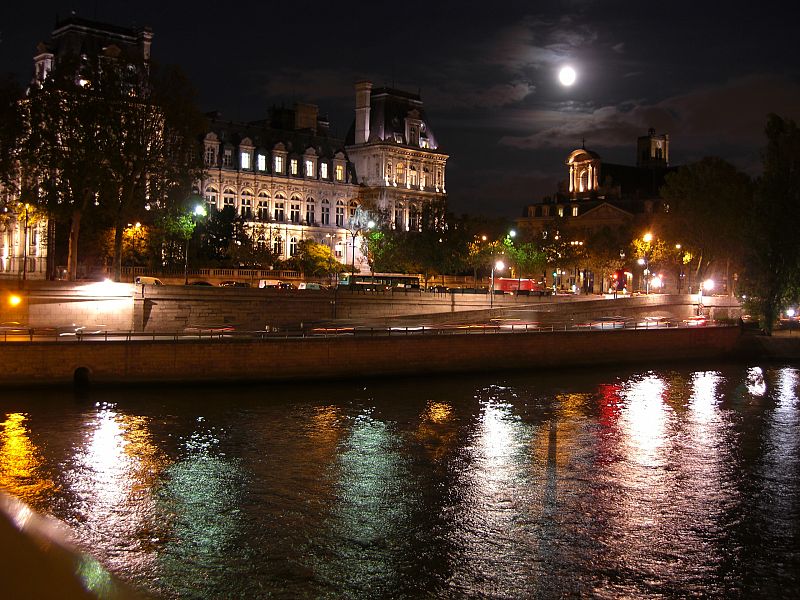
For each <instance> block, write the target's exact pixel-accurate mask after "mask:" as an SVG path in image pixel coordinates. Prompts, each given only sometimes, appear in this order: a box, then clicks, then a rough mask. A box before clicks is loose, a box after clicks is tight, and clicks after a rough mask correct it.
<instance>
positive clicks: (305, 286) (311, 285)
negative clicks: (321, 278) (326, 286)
mask: <svg viewBox="0 0 800 600" xmlns="http://www.w3.org/2000/svg"><path fill="white" fill-rule="evenodd" d="M297 289H298V290H321V289H323V287H322V285H320V284H319V283H316V282H315V281H302V282H300V283H298V284H297Z"/></svg>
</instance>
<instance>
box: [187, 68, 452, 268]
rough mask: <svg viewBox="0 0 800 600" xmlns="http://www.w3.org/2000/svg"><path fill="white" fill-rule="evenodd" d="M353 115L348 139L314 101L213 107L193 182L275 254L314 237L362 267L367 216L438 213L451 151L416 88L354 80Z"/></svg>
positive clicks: (416, 218)
mask: <svg viewBox="0 0 800 600" xmlns="http://www.w3.org/2000/svg"><path fill="white" fill-rule="evenodd" d="M355 115H356V118H355V122H354V124H353V126H352V127H351V129H350V132H349V133H348V136H347V138H346V139H345V140H342V139H338V138H336V137H333V136H331V135H330V134H329V124H328V121H327V119H325V118H324V117H321V116H320V115H319V110H318V108H317V106H315V105H313V104H303V103H296V104H295V105H294V107H293V108H291V109H286V108H281V109H278V108H273V109H272V110H271V111H270V114H269V116H268V118H267V119H265V120H262V121H256V122H249V123H233V122H229V121H228V122H226V121H224V120H223V119H222V118H221V116H220V115H217V114H215V115H212V120H211V131H209V132H208V134H207V135H206V136H205V138H204V139H203V157H204V161H205V165H206V172H205V174H204V177H203V179H202V181H200V182H198V185H197V190H196V191H197V192H198V193H199V194H201V195H202V196H203V197H204V198H205V202H206V204H207V207H208V208H209V209H210V210H222V209H224V208H225V207H226V206H231V207H232V208H233V209H234V211H235V212H236V214H237V215H240V216H241V217H242V218H244V219H245V222H246V227H247V229H248V230H249V232H250V234H251V235H252V236H253V238H254V239H256V240H259V241H261V242H262V243H264V244H268V245H269V247H271V248H272V249H273V251H275V252H276V253H277V254H278V256H279V257H280V258H281V259H286V258H289V257H291V256H293V255H294V253H295V252H296V250H297V244H298V243H299V242H300V241H301V240H304V239H313V240H315V241H316V242H318V243H322V244H326V245H328V246H330V247H331V250H332V251H333V253H334V255H335V256H336V258H337V259H338V260H339V261H340V262H342V263H345V264H352V265H353V266H354V267H355V268H356V269H358V270H360V271H362V272H366V271H368V270H369V266H368V264H367V261H366V259H365V257H364V256H363V254H362V251H361V246H362V243H361V242H362V239H361V237H362V235H363V234H364V232H365V231H366V229H367V228H368V227H367V221H368V220H370V221H374V223H375V224H376V225H379V226H386V227H392V228H395V229H401V230H404V231H409V230H419V229H422V227H424V226H426V225H427V226H436V225H437V224H439V223H440V220H441V217H442V216H443V214H444V204H445V198H446V195H445V165H446V162H447V158H448V157H447V155H446V154H444V153H442V152H440V151H439V150H438V144H437V142H436V139H435V137H434V135H433V132H432V130H431V128H430V125H429V124H428V121H427V117H426V116H425V113H424V110H423V105H422V101H421V100H420V98H419V96H418V95H414V94H410V93H407V92H402V91H399V90H392V89H388V88H380V89H377V90H375V91H374V92H372V84H371V83H369V82H359V83H358V84H356V107H355ZM365 215H366V216H365ZM426 216H428V217H432V218H428V221H427V223H426Z"/></svg>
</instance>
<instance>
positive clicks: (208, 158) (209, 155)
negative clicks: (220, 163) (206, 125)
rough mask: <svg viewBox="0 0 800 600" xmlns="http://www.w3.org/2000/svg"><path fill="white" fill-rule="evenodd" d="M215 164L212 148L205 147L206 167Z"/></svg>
mask: <svg viewBox="0 0 800 600" xmlns="http://www.w3.org/2000/svg"><path fill="white" fill-rule="evenodd" d="M216 162H217V152H216V149H215V148H214V146H206V160H205V163H206V164H207V165H213V164H215V163H216Z"/></svg>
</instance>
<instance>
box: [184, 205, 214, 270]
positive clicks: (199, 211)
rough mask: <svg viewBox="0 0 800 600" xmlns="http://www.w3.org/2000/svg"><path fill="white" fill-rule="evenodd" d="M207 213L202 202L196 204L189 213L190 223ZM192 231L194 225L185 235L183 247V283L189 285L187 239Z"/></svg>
mask: <svg viewBox="0 0 800 600" xmlns="http://www.w3.org/2000/svg"><path fill="white" fill-rule="evenodd" d="M207 214H208V212H207V211H206V207H205V206H203V205H202V204H197V205H196V206H195V207H194V210H193V211H192V213H191V217H192V225H194V222H195V219H197V218H198V217H205V216H206V215H207ZM192 233H194V226H193V227H192V231H191V232H189V235H187V236H186V245H185V246H184V248H183V285H189V240H190V239H191V237H192Z"/></svg>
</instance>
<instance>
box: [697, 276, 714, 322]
mask: <svg viewBox="0 0 800 600" xmlns="http://www.w3.org/2000/svg"><path fill="white" fill-rule="evenodd" d="M713 289H714V280H713V279H706V280H705V281H704V282H703V283H702V284H701V285H700V292H699V293H698V294H697V315H698V316H700V315H701V314H702V311H703V292H704V291H705V292H706V294H707V293H708V292H710V291H711V290H713Z"/></svg>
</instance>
